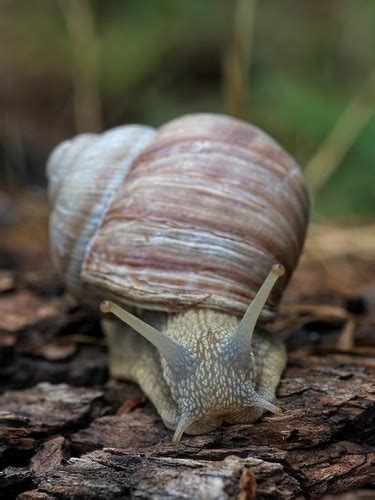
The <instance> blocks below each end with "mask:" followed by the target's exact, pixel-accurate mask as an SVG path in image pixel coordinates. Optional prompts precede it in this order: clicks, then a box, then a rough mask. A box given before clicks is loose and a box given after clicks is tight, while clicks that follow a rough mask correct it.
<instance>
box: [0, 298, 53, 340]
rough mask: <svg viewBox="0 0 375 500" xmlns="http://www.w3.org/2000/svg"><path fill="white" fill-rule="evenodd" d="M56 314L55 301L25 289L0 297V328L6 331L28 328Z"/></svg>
mask: <svg viewBox="0 0 375 500" xmlns="http://www.w3.org/2000/svg"><path fill="white" fill-rule="evenodd" d="M58 315H59V310H58V309H57V307H56V305H55V303H53V302H46V301H45V300H42V299H40V298H38V297H37V296H36V295H33V294H32V293H30V292H28V291H26V290H20V291H18V292H15V293H12V294H7V295H3V296H1V297H0V329H2V330H5V331H7V332H17V331H19V330H22V329H24V328H30V327H33V326H35V325H36V324H37V323H38V322H40V321H42V320H45V319H46V318H54V317H57V316H58Z"/></svg>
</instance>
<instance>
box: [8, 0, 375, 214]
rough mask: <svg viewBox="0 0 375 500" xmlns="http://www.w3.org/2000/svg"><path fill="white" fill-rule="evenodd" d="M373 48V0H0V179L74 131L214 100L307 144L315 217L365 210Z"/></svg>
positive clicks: (374, 177)
mask: <svg viewBox="0 0 375 500" xmlns="http://www.w3.org/2000/svg"><path fill="white" fill-rule="evenodd" d="M374 55H375V1H374V0H314V1H312V0H282V1H280V0H261V1H260V0H258V1H257V2H256V1H254V0H239V1H231V0H188V1H187V0H122V1H120V0H105V1H104V0H91V1H89V0H61V1H58V0H0V183H1V186H2V188H3V189H7V190H12V189H15V188H22V187H23V186H25V185H27V186H29V185H42V186H43V184H44V182H45V179H44V162H45V159H46V157H47V156H48V153H49V152H50V150H51V148H52V147H53V146H54V145H55V144H56V143H58V142H60V141H61V140H63V139H65V138H67V137H69V136H71V135H73V134H75V133H77V132H81V131H83V130H100V129H104V128H108V127H112V126H115V125H118V124H123V123H128V122H131V123H134V122H139V123H147V124H150V125H154V126H158V125H160V124H162V123H163V122H165V121H167V120H169V119H171V118H173V117H176V116H178V115H181V114H184V113H191V112H198V111H215V112H224V113H232V114H236V115H239V116H240V117H241V118H243V119H245V120H248V121H250V122H253V123H254V124H256V125H258V126H259V127H261V128H263V129H264V130H266V131H267V132H268V133H269V134H270V135H272V136H273V137H274V138H275V139H276V140H278V141H279V142H280V143H281V144H282V145H283V146H284V147H285V148H286V149H287V150H288V151H289V152H290V153H291V154H292V155H293V156H294V157H295V158H296V159H297V161H298V162H299V163H300V164H301V166H302V167H305V166H306V165H309V163H310V162H311V160H312V158H314V162H313V163H310V165H309V166H308V167H307V169H308V171H307V172H306V175H307V177H308V181H309V183H311V185H312V189H313V192H314V212H313V213H314V217H315V218H316V219H318V220H327V219H329V220H333V219H334V220H339V221H349V222H351V221H352V222H356V221H358V220H359V221H369V220H370V218H371V216H372V215H373V214H374V212H375V165H374V164H375V119H374V114H373V108H374V90H373V87H374V85H373V84H374V82H375V79H374V78H373V77H372V75H373V74H374V70H375V61H374ZM371 78H372V80H371ZM333 130H334V131H335V132H334V133H333V135H332V131H333ZM327 139H328V145H327V146H326V147H325V148H324V151H323V152H322V151H321V150H322V144H324V142H325V141H326V140H327ZM319 151H320V152H321V153H322V154H320V153H319V155H318V157H317V156H316V155H317V152H319ZM328 172H331V173H330V174H328ZM314 186H315V187H314Z"/></svg>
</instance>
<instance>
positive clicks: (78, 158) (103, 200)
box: [47, 125, 155, 304]
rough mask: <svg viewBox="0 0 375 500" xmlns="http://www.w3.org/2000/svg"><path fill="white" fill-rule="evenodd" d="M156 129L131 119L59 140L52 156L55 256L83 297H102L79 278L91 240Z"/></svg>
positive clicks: (69, 285) (50, 175)
mask: <svg viewBox="0 0 375 500" xmlns="http://www.w3.org/2000/svg"><path fill="white" fill-rule="evenodd" d="M154 133H155V132H154V130H153V129H152V128H151V127H145V126H141V125H127V126H123V127H116V128H114V129H111V130H109V131H107V132H105V133H104V134H101V135H99V134H82V135H78V136H77V137H75V138H73V139H72V140H69V141H65V142H63V143H61V144H60V145H59V146H57V147H56V148H55V150H54V151H53V152H52V154H51V156H50V158H49V160H48V164H47V175H48V178H49V198H50V203H51V205H52V207H53V209H52V213H51V217H50V246H51V254H52V260H53V263H54V265H55V268H56V269H57V270H58V271H59V272H60V274H61V275H62V276H63V277H64V280H65V283H66V285H67V288H68V289H69V291H70V292H71V293H72V294H73V295H75V296H76V297H79V298H80V299H81V300H83V301H84V302H87V303H90V304H91V303H96V301H97V300H99V299H96V298H95V296H94V295H93V291H91V290H90V291H87V290H86V289H85V287H84V286H83V284H82V281H81V278H80V273H81V268H82V263H83V259H84V256H85V253H86V250H87V247H88V244H89V242H90V240H91V239H92V237H93V236H94V234H95V232H96V230H97V229H98V228H99V226H100V223H101V221H102V219H103V217H104V216H105V214H106V211H107V208H108V205H109V203H110V201H111V199H112V197H113V195H114V194H115V193H116V192H117V191H118V189H119V187H120V185H121V183H122V182H123V180H124V177H125V175H126V173H127V171H128V169H129V166H130V165H131V162H132V161H133V159H134V158H135V157H136V156H137V154H138V153H139V152H140V151H141V150H142V149H143V148H144V147H145V145H146V144H147V143H148V142H149V141H150V139H151V138H152V136H153V135H154Z"/></svg>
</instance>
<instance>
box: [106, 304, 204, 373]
mask: <svg viewBox="0 0 375 500" xmlns="http://www.w3.org/2000/svg"><path fill="white" fill-rule="evenodd" d="M100 310H101V311H102V312H103V313H112V314H113V315H114V316H116V317H117V318H118V319H120V320H121V321H123V322H124V323H126V324H127V325H129V326H130V327H131V328H133V330H135V331H136V332H137V333H139V334H140V335H142V337H144V338H145V339H147V340H148V341H149V342H151V344H152V345H153V346H155V347H156V349H157V350H158V351H159V353H160V354H161V355H162V356H163V357H164V358H165V360H166V361H167V364H168V366H169V368H170V369H171V370H172V371H173V372H174V373H175V374H176V376H177V377H179V376H180V373H181V371H184V370H185V371H186V370H189V371H191V370H192V369H193V368H194V366H195V360H194V356H193V354H192V353H191V351H190V349H188V348H187V347H186V346H184V345H181V344H179V343H177V342H175V341H174V340H173V339H171V338H170V337H168V336H167V335H165V334H164V333H162V332H160V331H159V330H158V329H157V328H154V327H153V326H151V325H149V324H148V323H145V322H144V321H142V320H141V319H140V318H137V316H134V314H131V313H130V312H129V311H127V310H126V309H123V308H122V307H120V306H118V305H117V304H114V303H113V302H111V301H109V300H104V301H103V302H102V303H101V304H100Z"/></svg>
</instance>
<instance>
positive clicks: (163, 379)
mask: <svg viewBox="0 0 375 500" xmlns="http://www.w3.org/2000/svg"><path fill="white" fill-rule="evenodd" d="M47 169H48V176H49V180H50V187H49V194H50V200H51V205H52V213H51V219H50V235H51V249H52V255H53V262H54V264H55V266H56V268H57V269H58V270H59V271H60V273H61V275H63V276H64V277H65V278H64V279H65V282H66V285H67V288H68V290H69V291H70V292H71V293H73V295H75V296H76V297H78V298H79V299H80V300H81V301H82V302H84V303H86V304H89V305H93V306H94V307H95V306H96V305H97V304H99V302H100V301H101V300H103V299H106V300H107V301H106V302H105V303H103V305H102V311H103V312H112V313H113V314H115V315H116V316H118V317H119V318H121V319H122V320H123V321H125V323H127V324H128V325H130V327H129V326H125V325H124V324H123V323H120V322H119V321H114V320H110V319H109V318H108V317H106V318H105V319H103V328H104V331H105V333H106V335H107V337H108V340H109V350H110V365H111V371H112V373H113V374H114V375H115V376H119V377H124V378H127V379H130V380H134V381H136V382H137V383H139V385H140V386H141V387H142V389H143V390H144V392H145V394H146V395H147V396H148V397H149V398H150V399H151V400H152V401H153V403H154V404H155V406H156V408H157V410H158V412H159V414H160V415H161V417H162V419H163V421H164V423H165V424H166V425H167V427H169V428H172V429H175V436H174V440H175V441H176V442H178V441H179V439H180V438H181V436H182V434H183V433H184V432H187V433H191V434H200V433H204V432H209V431H210V430H212V429H214V428H216V427H218V426H219V425H220V424H221V423H222V422H223V421H225V422H230V423H240V422H241V423H245V422H253V421H254V420H256V419H257V418H259V417H260V416H261V414H262V413H263V412H264V411H265V410H270V411H273V412H275V411H277V407H276V406H275V405H274V404H273V403H272V400H273V399H274V396H275V391H276V388H277V385H278V383H279V380H280V376H281V373H282V370H283V368H284V365H285V360H286V354H285V348H284V346H283V344H282V342H281V340H280V339H278V338H277V336H272V335H270V334H269V333H267V332H265V331H264V330H262V329H260V328H258V327H257V328H255V323H256V321H257V319H258V317H259V316H261V319H266V318H267V317H271V316H272V315H273V314H275V311H276V309H277V305H278V302H279V301H280V298H281V295H282V291H283V289H284V288H285V286H286V284H287V282H288V279H289V277H290V275H291V273H292V272H293V270H294V268H295V266H296V264H297V262H298V258H299V255H300V252H301V248H302V245H303V240H304V235H305V230H306V225H307V217H308V198H307V194H306V190H305V187H304V183H303V179H302V175H301V173H300V169H299V167H298V166H297V165H296V163H295V162H294V161H293V160H292V158H290V156H289V155H287V154H286V153H285V152H284V151H283V150H282V149H281V147H280V146H279V145H278V144H277V143H276V142H275V141H273V139H271V138H270V137H269V136H268V135H266V134H265V133H264V132H262V131H261V130H259V129H257V128H256V127H253V126H251V125H249V124H246V123H244V122H241V121H239V120H236V119H233V118H228V117H225V116H221V115H213V114H197V115H187V116H184V117H181V118H178V119H176V120H173V121H171V122H169V123H167V124H165V125H163V126H162V127H160V129H158V130H156V131H155V130H153V129H151V128H150V127H142V126H136V125H134V126H132V125H130V126H124V127H118V128H117V129H112V130H110V131H108V132H106V133H104V134H102V135H94V134H83V135H81V136H77V137H76V138H74V139H73V140H71V141H66V142H65V143H62V144H61V145H59V146H57V148H56V149H55V150H54V151H53V152H52V154H51V156H50V159H49V161H48V166H47ZM111 301H113V302H111ZM249 303H250V306H249V307H248V305H249ZM120 306H126V307H127V308H129V307H133V306H136V307H137V310H142V312H143V316H142V317H143V319H144V320H145V321H143V320H140V319H139V318H137V317H135V316H133V315H132V314H131V313H130V312H128V311H126V310H124V309H122V307H120ZM245 311H246V312H245ZM244 313H245V314H244ZM241 316H243V318H242V319H240V317H241ZM254 329H255V331H254ZM134 330H136V331H137V332H138V333H140V335H136V334H135V333H134ZM253 332H254V333H253Z"/></svg>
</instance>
